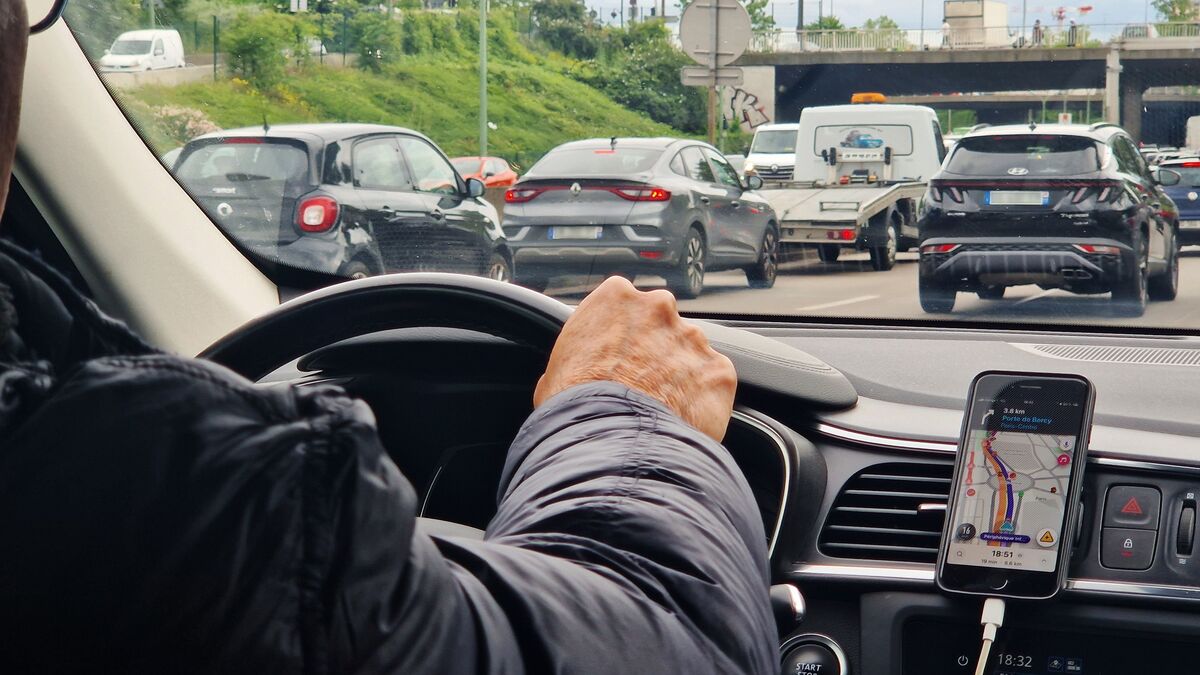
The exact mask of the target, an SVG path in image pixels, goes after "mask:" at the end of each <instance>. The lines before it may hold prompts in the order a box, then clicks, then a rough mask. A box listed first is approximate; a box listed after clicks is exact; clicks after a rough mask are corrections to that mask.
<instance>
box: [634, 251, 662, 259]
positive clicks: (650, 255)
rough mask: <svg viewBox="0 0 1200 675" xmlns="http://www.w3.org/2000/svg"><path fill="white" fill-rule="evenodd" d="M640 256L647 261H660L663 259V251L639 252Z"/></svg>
mask: <svg viewBox="0 0 1200 675" xmlns="http://www.w3.org/2000/svg"><path fill="white" fill-rule="evenodd" d="M638 256H640V257H642V258H645V259H646V260H660V259H661V258H662V257H663V252H662V251H638Z"/></svg>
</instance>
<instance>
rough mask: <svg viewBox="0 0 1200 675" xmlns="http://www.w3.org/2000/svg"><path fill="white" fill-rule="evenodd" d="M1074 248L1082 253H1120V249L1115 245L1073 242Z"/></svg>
mask: <svg viewBox="0 0 1200 675" xmlns="http://www.w3.org/2000/svg"><path fill="white" fill-rule="evenodd" d="M1075 248H1077V249H1079V250H1080V251H1083V252H1084V253H1096V254H1098V255H1120V254H1121V249H1120V248H1117V247H1116V246H1098V245H1095V244H1075Z"/></svg>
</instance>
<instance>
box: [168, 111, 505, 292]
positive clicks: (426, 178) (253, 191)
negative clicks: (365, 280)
mask: <svg viewBox="0 0 1200 675" xmlns="http://www.w3.org/2000/svg"><path fill="white" fill-rule="evenodd" d="M175 173H176V176H177V177H178V178H179V180H180V181H182V182H183V184H184V186H185V187H186V188H187V189H188V191H189V192H191V194H192V195H193V196H194V197H195V198H196V200H197V201H199V203H200V205H201V206H203V207H204V208H205V210H207V211H208V212H209V213H210V214H211V215H212V217H213V219H214V220H215V221H216V222H217V223H218V224H219V225H220V226H221V228H222V229H224V230H225V232H226V233H227V234H229V235H230V236H232V237H233V238H234V239H235V240H237V241H238V242H239V243H241V244H242V245H243V246H245V247H247V248H249V249H250V250H251V251H253V252H255V253H258V254H259V255H261V256H263V257H265V258H267V259H268V260H273V261H278V262H283V263H286V264H287V265H289V266H293V267H300V268H303V269H308V270H313V271H317V272H324V273H329V274H336V275H339V276H344V277H348V278H358V277H364V276H369V275H373V274H381V273H384V272H402V271H437V272H459V273H465V274H477V275H485V276H489V277H492V278H494V279H499V280H502V281H508V280H511V279H512V257H511V254H510V253H509V250H508V247H507V244H506V243H505V240H504V233H503V231H502V230H501V229H500V219H499V217H498V215H497V213H496V209H495V207H494V206H492V205H491V204H489V203H488V202H487V201H485V200H483V199H482V198H481V197H482V195H483V183H481V182H479V181H478V180H474V179H471V180H463V179H462V177H460V176H459V174H458V172H457V171H455V170H454V167H453V166H452V165H451V164H450V161H449V160H448V159H447V158H446V156H445V155H444V154H443V153H442V151H441V150H440V149H438V147H437V145H435V144H434V143H433V141H431V140H429V138H427V137H425V136H423V135H421V134H419V133H417V132H415V131H410V130H408V129H403V128H400V127H391V126H381V125H372V124H294V125H280V126H271V127H267V128H263V127H254V128H244V129H230V130H226V131H220V132H216V133H211V134H206V135H204V136H200V137H198V138H196V139H194V140H192V141H191V142H189V143H188V144H187V145H186V146H185V147H184V148H183V152H182V153H180V155H179V159H178V160H177V161H176V163H175Z"/></svg>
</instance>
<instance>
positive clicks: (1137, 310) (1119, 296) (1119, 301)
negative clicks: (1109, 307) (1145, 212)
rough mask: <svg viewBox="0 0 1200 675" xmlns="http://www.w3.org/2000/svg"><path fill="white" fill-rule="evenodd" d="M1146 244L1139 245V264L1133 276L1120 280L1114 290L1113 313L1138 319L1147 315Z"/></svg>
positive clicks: (1143, 242)
mask: <svg viewBox="0 0 1200 675" xmlns="http://www.w3.org/2000/svg"><path fill="white" fill-rule="evenodd" d="M1147 285H1148V284H1147V283H1146V242H1145V241H1142V242H1141V243H1140V244H1139V252H1138V264H1137V265H1136V266H1135V268H1134V271H1133V274H1130V275H1128V276H1127V277H1125V278H1122V279H1119V280H1118V281H1117V283H1116V284H1115V285H1114V286H1113V289H1112V303H1113V313H1114V314H1116V315H1117V316H1122V317H1131V318H1136V317H1139V316H1142V315H1143V314H1145V313H1146V301H1147V299H1148V292H1147V288H1146V287H1147Z"/></svg>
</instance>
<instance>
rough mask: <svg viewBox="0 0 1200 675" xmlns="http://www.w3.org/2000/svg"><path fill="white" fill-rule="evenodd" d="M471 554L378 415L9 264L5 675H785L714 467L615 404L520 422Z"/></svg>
mask: <svg viewBox="0 0 1200 675" xmlns="http://www.w3.org/2000/svg"><path fill="white" fill-rule="evenodd" d="M498 500H499V510H498V513H497V515H496V516H495V518H494V519H493V520H492V522H491V524H490V525H489V527H488V529H487V533H486V535H485V537H484V539H483V540H482V541H479V540H473V539H469V538H458V537H453V536H441V535H430V534H427V533H426V532H425V531H423V526H422V525H421V524H420V519H419V518H417V515H416V514H417V510H418V506H419V503H418V498H417V495H416V493H415V492H414V490H413V488H412V486H411V485H410V484H409V483H408V481H407V480H406V479H405V477H404V476H403V475H402V474H401V473H400V471H399V470H398V469H397V468H396V466H395V464H394V463H393V462H392V460H391V459H390V458H389V457H388V454H387V453H386V452H385V450H384V448H383V447H381V445H380V441H379V438H378V435H377V433H376V429H375V422H374V419H373V417H372V414H371V411H370V409H369V408H368V407H367V406H366V405H365V404H364V403H363V402H361V401H357V400H354V399H352V398H350V397H349V396H347V394H346V393H345V392H344V391H342V390H341V389H339V388H337V387H333V386H320V387H306V388H274V389H263V388H258V387H254V386H252V385H251V384H250V383H249V382H247V381H245V380H244V379H242V378H240V377H239V376H237V375H235V374H233V373H231V372H229V371H227V370H225V369H223V368H221V367H219V366H216V365H214V364H211V363H207V362H203V361H198V360H192V359H183V358H178V357H176V356H172V355H169V354H165V353H162V352H160V351H158V350H156V349H154V348H152V347H150V346H149V345H147V344H146V343H144V342H143V341H142V340H140V339H139V338H138V337H137V336H136V335H134V334H133V333H131V332H130V331H129V330H127V329H126V328H125V327H124V326H123V325H122V324H120V323H119V322H116V321H114V320H112V319H109V318H106V317H105V316H103V315H102V314H101V313H100V312H99V311H98V310H97V309H96V308H95V307H94V306H93V305H91V303H90V302H88V301H87V300H85V299H84V298H82V297H81V296H79V295H78V294H77V293H75V292H74V291H73V290H71V289H70V287H69V285H68V284H67V282H66V281H65V280H63V279H62V278H61V277H59V276H58V275H56V274H55V273H54V272H53V271H51V270H49V269H47V268H46V267H45V266H43V265H41V264H40V263H39V261H37V260H36V259H34V258H33V257H32V256H29V255H28V254H26V253H24V252H22V251H20V250H17V249H15V248H13V247H11V246H8V245H3V246H2V247H0V672H3V673H38V672H86V673H108V672H112V673H126V674H131V673H257V674H265V673H313V674H324V673H372V674H373V673H384V674H393V673H394V674H405V675H416V674H424V673H429V674H437V675H452V674H457V673H488V674H492V673H496V674H499V673H512V674H518V673H689V674H696V673H737V674H741V673H774V672H778V665H777V661H776V656H775V643H774V638H775V627H774V624H773V620H772V617H771V613H770V610H769V605H768V599H767V587H768V583H769V582H768V571H767V560H766V544H765V542H766V538H765V535H764V533H763V527H762V524H761V520H760V519H759V517H758V514H757V509H756V506H755V503H754V500H753V497H752V495H751V493H750V490H749V487H748V486H747V484H746V482H745V480H744V478H743V477H742V475H741V473H740V471H739V470H738V468H737V466H736V465H735V464H734V462H733V461H732V459H731V457H730V455H729V454H728V452H727V451H726V450H725V449H724V448H723V447H722V446H721V445H719V444H718V443H715V442H713V441H711V440H710V439H708V438H706V437H705V436H703V435H702V434H701V433H700V432H698V431H697V430H695V429H694V428H692V427H690V426H688V425H686V424H685V423H684V422H682V421H681V420H680V419H679V418H677V417H676V416H675V415H673V414H672V413H671V412H670V411H668V410H667V409H666V408H665V407H664V406H663V405H661V404H660V403H658V402H657V401H655V400H652V399H650V398H648V397H646V396H644V395H641V394H639V393H638V392H635V391H632V390H630V389H628V388H626V387H624V386H621V385H618V384H615V383H595V384H589V385H581V386H578V387H575V388H573V389H570V390H568V391H565V392H563V393H561V394H559V395H558V396H556V397H555V398H553V399H552V400H550V401H548V402H547V403H545V404H544V405H543V406H541V407H540V408H538V409H537V410H535V411H534V413H533V414H532V415H531V416H530V418H529V419H528V421H527V422H526V423H525V425H524V426H523V427H522V428H521V430H520V433H519V434H518V436H517V438H516V440H514V441H513V443H512V446H511V449H510V451H509V456H508V460H507V464H506V466H505V468H504V472H503V478H502V481H501V484H500V486H499V492H498Z"/></svg>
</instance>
